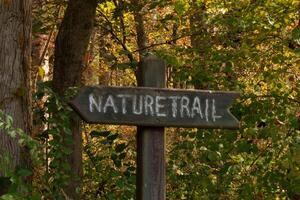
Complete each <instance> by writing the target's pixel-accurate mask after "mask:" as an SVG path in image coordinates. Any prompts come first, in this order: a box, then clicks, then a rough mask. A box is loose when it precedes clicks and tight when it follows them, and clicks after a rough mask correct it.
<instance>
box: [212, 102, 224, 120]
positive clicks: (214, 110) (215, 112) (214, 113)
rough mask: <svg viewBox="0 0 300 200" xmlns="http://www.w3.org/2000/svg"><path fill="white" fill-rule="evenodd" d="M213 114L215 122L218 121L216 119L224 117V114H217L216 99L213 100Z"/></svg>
mask: <svg viewBox="0 0 300 200" xmlns="http://www.w3.org/2000/svg"><path fill="white" fill-rule="evenodd" d="M211 116H212V119H213V121H214V122H215V121H216V119H220V118H222V116H220V115H217V110H216V101H215V99H213V100H212V114H211Z"/></svg>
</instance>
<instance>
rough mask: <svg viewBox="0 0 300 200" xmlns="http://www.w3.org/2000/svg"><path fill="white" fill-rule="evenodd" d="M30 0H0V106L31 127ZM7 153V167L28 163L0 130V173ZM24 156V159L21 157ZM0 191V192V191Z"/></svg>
mask: <svg viewBox="0 0 300 200" xmlns="http://www.w3.org/2000/svg"><path fill="white" fill-rule="evenodd" d="M30 55H31V0H22V1H11V0H4V1H3V0H2V1H0V109H1V110H3V111H4V113H6V114H9V115H10V116H12V118H13V121H14V123H13V125H14V127H16V128H21V129H22V130H24V131H25V132H26V133H28V134H30V131H31V112H30V109H31V98H30V95H31V94H30ZM6 153H7V154H8V155H10V157H11V159H10V163H9V166H6V167H7V168H8V169H9V170H14V169H15V168H16V167H17V166H19V165H22V166H23V165H26V166H28V165H29V163H30V161H29V159H28V157H25V156H22V155H23V153H25V150H23V149H21V148H20V147H19V146H18V144H17V140H16V139H11V138H10V137H8V136H7V134H6V133H4V132H3V131H1V130H0V177H3V176H6V175H7V171H6V170H1V165H2V166H3V160H2V159H1V157H2V156H4V155H5V154H6ZM25 158H27V160H26V159H25ZM0 195H1V194H0Z"/></svg>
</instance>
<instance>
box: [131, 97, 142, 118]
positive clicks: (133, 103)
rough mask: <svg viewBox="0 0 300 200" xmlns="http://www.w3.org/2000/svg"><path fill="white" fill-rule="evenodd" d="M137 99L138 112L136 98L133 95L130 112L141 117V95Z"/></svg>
mask: <svg viewBox="0 0 300 200" xmlns="http://www.w3.org/2000/svg"><path fill="white" fill-rule="evenodd" d="M139 97H140V98H139V100H140V101H139V106H138V107H139V110H138V109H137V96H136V95H134V96H133V100H132V112H133V114H136V115H141V114H142V113H143V96H142V95H141V96H139Z"/></svg>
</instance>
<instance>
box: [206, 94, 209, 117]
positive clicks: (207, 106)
mask: <svg viewBox="0 0 300 200" xmlns="http://www.w3.org/2000/svg"><path fill="white" fill-rule="evenodd" d="M208 103H209V102H208V99H205V119H206V121H207V122H208V108H209V104H208Z"/></svg>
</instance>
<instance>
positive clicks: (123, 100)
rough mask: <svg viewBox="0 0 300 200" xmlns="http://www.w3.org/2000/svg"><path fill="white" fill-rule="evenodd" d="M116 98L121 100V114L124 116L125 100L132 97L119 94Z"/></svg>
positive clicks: (125, 111)
mask: <svg viewBox="0 0 300 200" xmlns="http://www.w3.org/2000/svg"><path fill="white" fill-rule="evenodd" d="M117 97H119V98H121V99H122V113H123V114H126V113H127V110H126V105H127V104H126V99H127V98H130V97H132V95H127V94H119V95H118V96H117Z"/></svg>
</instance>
